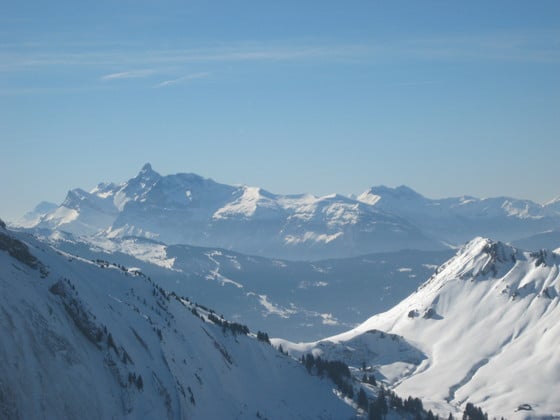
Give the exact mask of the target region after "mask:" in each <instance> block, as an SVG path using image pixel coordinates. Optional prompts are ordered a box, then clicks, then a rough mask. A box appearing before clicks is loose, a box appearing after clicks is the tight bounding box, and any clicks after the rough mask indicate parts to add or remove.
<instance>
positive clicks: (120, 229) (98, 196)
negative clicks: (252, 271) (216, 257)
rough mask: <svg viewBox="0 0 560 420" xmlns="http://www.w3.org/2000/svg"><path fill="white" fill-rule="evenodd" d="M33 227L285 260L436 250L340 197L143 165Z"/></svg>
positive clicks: (76, 193)
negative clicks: (129, 176)
mask: <svg viewBox="0 0 560 420" xmlns="http://www.w3.org/2000/svg"><path fill="white" fill-rule="evenodd" d="M29 225H30V223H27V224H26V226H29ZM33 226H35V227H37V228H47V229H55V230H60V231H66V232H71V233H73V234H78V235H86V236H91V235H95V234H97V235H98V236H101V237H109V238H118V237H124V236H130V235H133V236H143V237H146V238H150V239H157V240H159V241H162V242H165V243H168V244H190V245H198V246H209V247H220V248H225V249H231V250H235V251H238V252H244V253H249V254H254V255H263V256H269V257H274V258H289V259H320V258H329V257H345V256H355V255H360V254H366V253H371V252H378V251H392V250H400V249H411V248H414V249H442V248H444V246H443V245H442V244H441V243H439V241H436V240H433V239H431V238H429V237H427V236H426V235H424V234H423V233H422V232H421V231H420V230H419V229H417V228H416V227H414V226H413V225H412V224H410V223H408V222H406V221H404V220H403V219H401V218H400V217H396V216H392V215H389V214H386V213H384V212H383V211H380V210H378V209H375V208H374V207H372V206H370V205H368V204H364V203H362V202H360V201H357V200H354V199H350V198H347V197H344V196H340V195H328V196H325V197H315V196H312V195H309V194H307V195H287V196H284V195H276V194H272V193H270V192H268V191H265V190H263V189H261V188H256V187H248V186H237V187H234V186H229V185H225V184H220V183H217V182H215V181H213V180H211V179H206V178H202V177H200V176H198V175H195V174H175V175H167V176H161V175H160V174H158V173H157V172H155V171H154V170H153V169H152V167H151V166H150V164H146V165H144V167H143V168H142V170H141V171H140V173H139V174H138V175H137V176H136V177H134V178H132V179H130V180H129V181H127V182H125V183H124V184H121V185H115V184H99V185H98V186H97V187H96V188H95V189H94V190H92V191H91V192H86V191H83V190H81V189H75V190H72V191H70V192H69V193H68V195H67V197H66V200H65V201H64V202H63V203H62V204H61V205H60V206H59V207H58V208H56V209H54V210H52V211H50V212H48V213H47V214H45V215H43V216H42V217H41V218H40V220H39V221H38V222H37V223H35V224H34V225H33Z"/></svg>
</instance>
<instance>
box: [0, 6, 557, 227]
mask: <svg viewBox="0 0 560 420" xmlns="http://www.w3.org/2000/svg"><path fill="white" fill-rule="evenodd" d="M559 135H560V2H557V1H538V2H531V1H523V2H519V1H490V2H489V1H469V2H448V1H406V2H405V1H347V2H342V1H303V0H300V1H282V2H272V1H262V0H261V1H231V0H229V1H176V2H173V1H155V0H154V1H147V0H146V1H144V0H134V1H133V0H112V1H95V2H91V1H90V2H83V1H76V0H73V1H66V0H63V1H56V2H44V1H34V2H29V1H25V0H22V1H18V2H2V3H0V138H1V147H2V164H1V166H0V175H1V178H2V180H3V181H2V183H0V195H1V197H3V199H2V205H1V206H0V216H1V217H4V218H7V219H14V218H16V217H17V216H18V215H20V214H22V213H23V212H25V211H26V210H28V209H29V208H31V207H33V206H34V205H35V204H36V203H37V202H39V201H40V200H50V201H55V202H60V201H62V200H63V199H64V196H65V194H66V191H67V190H68V189H70V188H74V187H82V188H85V189H90V188H92V187H93V186H94V185H95V184H96V183H97V182H100V181H119V182H120V181H124V180H126V179H128V178H130V177H132V176H134V175H135V174H136V173H137V172H138V170H139V169H140V168H141V166H142V165H143V164H144V163H145V162H151V163H152V165H153V167H154V169H156V170H157V171H159V172H160V173H162V174H167V173H176V172H195V173H198V174H200V175H203V176H207V177H211V178H213V179H215V180H217V181H220V182H224V183H230V184H249V185H258V186H262V187H264V188H266V189H268V190H270V191H273V192H277V193H296V192H311V193H315V194H327V193H331V192H339V193H359V192H362V191H363V190H365V189H366V188H368V187H370V186H372V185H379V184H385V185H389V186H396V185H401V184H406V185H409V186H410V187H412V188H414V189H416V190H417V191H419V192H420V193H422V194H424V195H426V196H428V197H444V196H451V195H463V194H469V195H475V196H481V197H484V196H495V195H510V196H515V197H520V198H530V199H534V200H536V201H540V202H544V201H547V200H549V199H552V198H553V197H556V196H559V195H560V185H559V184H558V183H557V182H555V181H556V179H557V178H556V177H557V162H558V156H559V155H560V138H559Z"/></svg>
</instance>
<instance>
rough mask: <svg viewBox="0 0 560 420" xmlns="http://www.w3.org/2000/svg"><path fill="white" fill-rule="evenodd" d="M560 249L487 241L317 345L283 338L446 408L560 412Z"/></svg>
mask: <svg viewBox="0 0 560 420" xmlns="http://www.w3.org/2000/svg"><path fill="white" fill-rule="evenodd" d="M559 267H560V256H558V255H557V254H555V253H553V252H547V251H539V252H533V253H531V252H522V251H519V250H517V249H515V248H512V247H510V246H507V245H504V244H503V243H500V242H492V241H490V240H488V239H483V238H477V239H475V240H473V241H471V242H470V243H469V244H467V245H466V246H465V247H464V248H462V249H461V250H460V251H459V252H458V254H457V255H456V256H455V257H454V258H452V259H451V260H449V261H448V262H447V263H446V264H444V265H442V266H441V267H440V268H438V270H437V272H436V274H434V275H433V276H432V278H430V279H429V280H428V281H427V282H426V283H425V284H424V285H422V286H421V287H420V288H419V290H418V291H417V292H415V293H413V294H412V295H411V296H410V297H408V298H407V299H405V300H403V301H402V302H401V303H400V304H398V305H396V306H395V307H394V308H393V309H391V310H389V311H387V312H385V313H382V314H379V315H375V316H373V317H372V318H370V319H368V320H367V321H366V322H364V323H363V324H361V325H360V326H358V327H356V328H355V329H352V330H350V331H348V332H347V333H343V334H340V335H337V336H333V337H330V338H327V339H325V340H322V341H318V342H313V343H300V344H294V343H290V342H288V341H286V340H280V339H277V340H273V343H275V345H280V344H281V345H282V346H283V348H285V349H287V350H288V351H289V352H290V353H292V354H295V355H298V354H305V353H309V352H312V353H313V354H314V355H316V356H322V357H326V358H334V359H338V360H342V361H344V362H346V363H348V364H349V365H350V366H353V367H355V368H356V369H358V368H360V367H362V368H365V369H366V370H367V371H368V372H371V373H373V374H374V375H375V376H376V377H377V378H378V380H379V379H380V380H382V381H384V382H385V383H387V384H388V385H390V386H391V387H392V388H393V389H395V390H396V391H397V393H399V394H401V395H408V394H410V395H415V396H417V397H420V398H421V399H422V400H423V401H424V404H425V405H426V407H428V408H430V409H432V410H434V411H435V412H437V413H440V414H444V413H446V412H455V413H458V414H459V413H461V412H462V411H463V410H464V408H465V406H466V403H467V402H470V403H472V404H475V405H477V406H480V407H482V409H483V410H484V411H487V412H488V413H489V414H490V415H491V416H497V417H498V418H499V417H500V416H504V417H506V418H508V419H511V418H556V417H557V416H559V415H560V402H559V401H560V400H559V399H558V398H557V395H559V393H560V322H559V320H560V308H559V302H560V297H559V295H560V274H559V272H560V268H559Z"/></svg>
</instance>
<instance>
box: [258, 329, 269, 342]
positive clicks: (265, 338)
mask: <svg viewBox="0 0 560 420" xmlns="http://www.w3.org/2000/svg"><path fill="white" fill-rule="evenodd" d="M257 340H259V341H262V342H263V343H267V344H270V338H269V337H268V334H267V333H265V332H262V331H258V332H257Z"/></svg>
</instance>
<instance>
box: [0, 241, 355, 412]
mask: <svg viewBox="0 0 560 420" xmlns="http://www.w3.org/2000/svg"><path fill="white" fill-rule="evenodd" d="M4 232H5V231H4ZM2 235H4V234H2ZM8 235H9V237H11V238H12V239H14V238H15V239H16V240H20V241H24V242H25V243H26V244H27V246H28V247H29V250H30V252H31V253H32V254H33V255H35V256H36V257H37V258H39V261H40V263H39V264H41V267H42V270H41V271H42V272H43V275H41V271H40V270H38V269H35V268H33V267H31V266H30V265H26V264H25V263H23V262H22V261H19V260H16V259H15V258H13V257H12V256H10V255H9V254H8V253H7V252H5V251H0V331H1V337H2V339H1V340H0V361H1V363H0V378H2V379H1V380H0V418H7V419H31V418H53V419H54V418H58V419H62V418H81V419H101V418H121V419H137V418H153V419H187V418H189V419H225V418H238V419H254V418H257V417H259V416H260V417H261V418H269V419H273V418H297V419H348V418H353V417H354V416H355V411H354V409H353V408H352V407H350V406H349V405H347V404H346V403H344V402H343V401H341V400H340V399H339V398H338V397H337V396H336V395H335V393H334V392H333V387H334V385H333V384H332V382H330V381H327V380H321V379H320V378H318V377H314V376H311V375H309V374H308V373H307V372H306V370H305V368H304V367H303V366H302V365H301V364H299V363H298V362H296V361H294V360H293V359H291V358H290V357H287V356H285V355H282V354H280V353H279V352H277V351H276V350H275V349H274V348H273V347H271V346H270V345H268V344H265V343H263V342H259V341H258V340H256V339H255V338H253V337H250V336H245V335H242V334H237V335H233V333H232V332H231V331H229V330H227V331H225V332H224V331H223V330H222V328H221V327H220V326H218V325H214V324H213V322H212V321H210V320H209V317H210V313H209V312H208V311H207V310H205V309H203V308H200V307H198V308H197V307H196V306H195V304H194V303H192V302H190V301H188V300H185V299H183V298H180V297H178V296H176V295H172V294H169V293H167V292H166V291H164V290H163V289H160V288H159V287H158V286H157V284H156V283H153V282H152V281H151V280H149V279H147V278H145V277H144V276H143V275H140V274H137V275H134V274H132V273H131V272H130V271H128V270H122V269H120V268H117V267H113V266H103V264H101V265H100V264H94V263H91V262H87V261H86V260H82V259H79V258H74V257H71V256H69V255H67V254H64V253H61V252H58V251H57V250H55V249H52V248H51V247H50V246H48V245H45V244H42V243H40V242H37V241H35V240H34V239H33V238H30V237H27V236H26V235H23V234H8ZM8 235H4V236H2V237H0V240H2V241H4V240H6V241H7V242H9V241H10V240H11V239H10V240H7V239H6V237H7V236H8ZM102 267H105V268H102ZM43 269H46V270H43ZM47 271H48V274H47V275H45V274H46V272H47ZM194 309H197V312H198V314H199V316H195V315H194V314H193V313H191V310H194ZM200 317H202V318H204V319H205V321H203V320H202V319H200ZM109 334H110V335H109ZM140 376H141V378H142V386H141V387H140V386H138V378H139V377H140Z"/></svg>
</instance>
